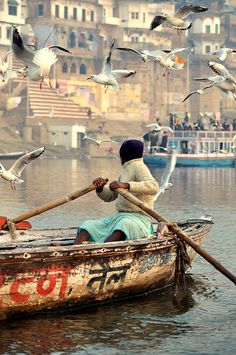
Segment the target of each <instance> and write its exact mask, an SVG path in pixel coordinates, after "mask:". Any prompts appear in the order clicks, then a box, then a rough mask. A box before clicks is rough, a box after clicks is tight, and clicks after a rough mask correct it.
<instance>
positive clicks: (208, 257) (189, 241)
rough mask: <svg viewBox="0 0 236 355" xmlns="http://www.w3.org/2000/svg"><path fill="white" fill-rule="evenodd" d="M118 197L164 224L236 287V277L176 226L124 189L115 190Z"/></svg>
mask: <svg viewBox="0 0 236 355" xmlns="http://www.w3.org/2000/svg"><path fill="white" fill-rule="evenodd" d="M116 191H117V192H118V193H119V194H120V195H122V196H123V197H124V198H126V199H127V200H129V201H130V202H132V203H133V204H134V205H136V206H138V207H139V208H141V210H143V211H144V212H146V213H147V214H149V215H150V216H152V217H153V218H155V219H156V220H157V221H158V222H165V223H166V224H168V228H169V229H170V230H171V231H172V232H173V233H175V234H176V235H177V236H178V237H179V238H181V239H183V240H184V241H185V242H186V243H187V244H188V245H190V246H191V247H192V248H193V249H194V250H195V251H196V252H197V253H198V254H200V255H201V256H202V257H203V258H204V259H205V260H207V261H208V262H209V263H210V264H211V265H213V266H214V267H215V268H216V269H217V270H219V271H220V272H221V273H222V274H223V275H225V276H226V277H227V278H228V279H229V280H230V281H232V282H233V283H234V284H235V285H236V276H235V275H233V274H232V273H231V272H230V271H229V270H227V269H226V268H225V267H224V266H223V265H221V264H220V263H219V262H218V261H217V260H216V259H214V258H213V257H212V256H211V255H209V254H208V253H207V252H206V251H205V250H204V249H203V248H202V247H200V246H199V245H198V244H196V243H195V242H194V241H193V240H192V239H191V238H189V236H188V235H187V234H186V233H184V232H183V231H182V229H180V228H179V227H178V226H177V225H176V224H174V223H172V222H170V221H168V220H167V219H166V218H164V217H163V216H161V215H159V214H158V213H157V212H156V211H154V210H153V209H151V208H149V207H148V206H147V205H146V204H145V203H143V202H142V201H141V200H139V199H138V198H137V197H135V196H134V195H132V194H131V193H130V192H129V191H127V190H124V189H121V188H119V189H117V190H116Z"/></svg>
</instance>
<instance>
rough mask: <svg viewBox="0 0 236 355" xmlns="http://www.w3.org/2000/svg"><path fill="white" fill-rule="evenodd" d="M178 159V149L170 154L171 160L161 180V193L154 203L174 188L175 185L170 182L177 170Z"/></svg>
mask: <svg viewBox="0 0 236 355" xmlns="http://www.w3.org/2000/svg"><path fill="white" fill-rule="evenodd" d="M176 159H177V158H176V149H172V150H171V154H170V159H169V161H168V163H167V165H166V167H165V170H164V173H163V175H162V178H161V185H160V188H159V191H158V192H157V194H156V195H155V197H154V201H156V200H157V199H158V197H159V196H160V195H162V194H164V192H165V191H166V190H169V188H171V187H172V186H173V184H172V183H171V182H169V180H170V177H171V174H172V173H173V171H174V169H175V165H176Z"/></svg>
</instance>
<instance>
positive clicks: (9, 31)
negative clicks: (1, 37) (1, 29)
mask: <svg viewBox="0 0 236 355" xmlns="http://www.w3.org/2000/svg"><path fill="white" fill-rule="evenodd" d="M6 37H7V39H10V38H11V27H7V28H6Z"/></svg>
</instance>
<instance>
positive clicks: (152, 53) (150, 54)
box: [116, 47, 171, 63]
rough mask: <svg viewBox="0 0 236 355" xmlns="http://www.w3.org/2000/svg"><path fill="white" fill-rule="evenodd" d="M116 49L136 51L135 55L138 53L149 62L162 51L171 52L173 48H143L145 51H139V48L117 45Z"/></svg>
mask: <svg viewBox="0 0 236 355" xmlns="http://www.w3.org/2000/svg"><path fill="white" fill-rule="evenodd" d="M116 49H118V50H120V51H126V52H130V53H134V54H135V55H137V56H138V57H140V58H141V59H142V61H143V62H145V63H147V62H153V61H155V60H157V59H156V57H157V56H158V55H160V54H161V52H164V53H170V52H171V50H164V49H163V50H154V51H150V50H146V49H145V50H143V51H139V50H137V49H134V48H123V47H117V48H116Z"/></svg>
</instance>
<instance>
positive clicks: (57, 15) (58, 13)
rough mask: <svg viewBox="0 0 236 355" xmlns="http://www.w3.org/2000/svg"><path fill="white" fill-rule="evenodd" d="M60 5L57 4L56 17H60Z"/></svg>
mask: <svg viewBox="0 0 236 355" xmlns="http://www.w3.org/2000/svg"><path fill="white" fill-rule="evenodd" d="M59 9H60V8H59V5H55V17H60V10H59Z"/></svg>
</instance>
